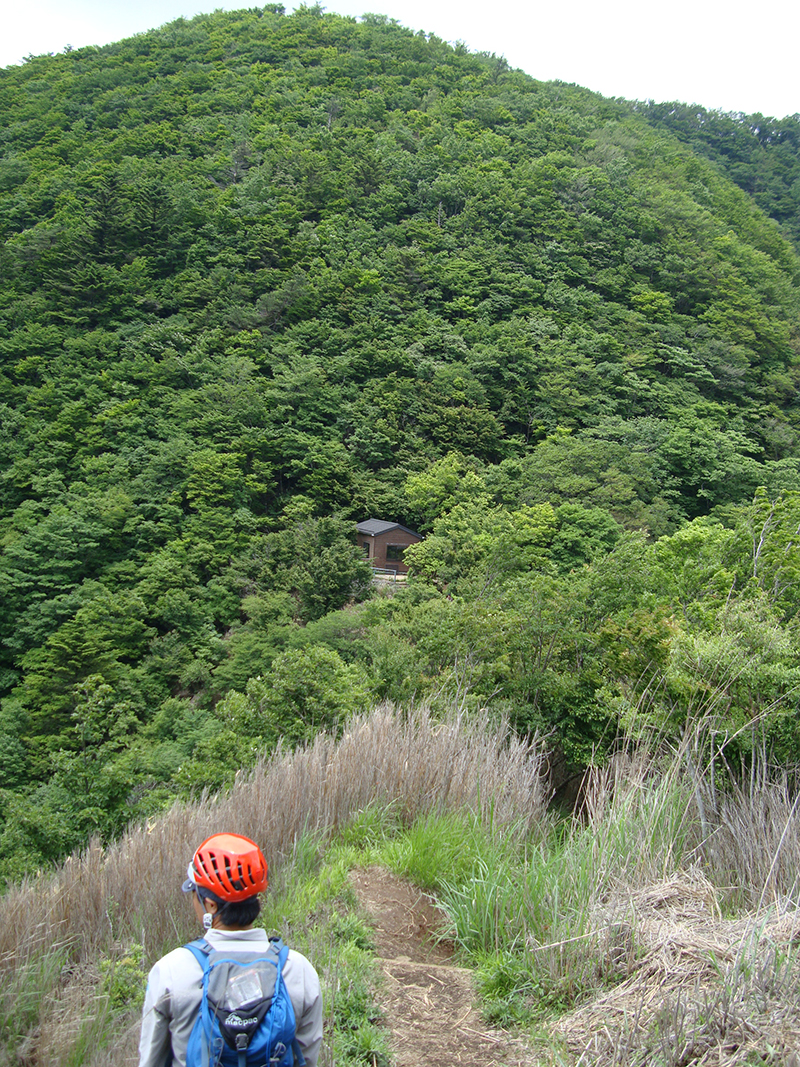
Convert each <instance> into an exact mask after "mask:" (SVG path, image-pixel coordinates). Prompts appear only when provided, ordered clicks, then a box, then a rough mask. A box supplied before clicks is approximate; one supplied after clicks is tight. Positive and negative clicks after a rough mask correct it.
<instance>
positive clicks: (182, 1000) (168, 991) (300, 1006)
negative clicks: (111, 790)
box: [139, 833, 322, 1067]
mask: <svg viewBox="0 0 800 1067" xmlns="http://www.w3.org/2000/svg"><path fill="white" fill-rule="evenodd" d="M266 888H267V863H266V860H265V859H264V856H263V855H262V852H261V849H260V848H259V847H258V845H257V844H256V843H255V842H254V841H251V840H250V838H248V837H242V836H240V835H239V834H229V833H221V834H214V835H213V836H212V837H209V838H208V839H207V840H206V841H204V842H203V843H202V845H200V847H199V848H198V849H197V851H196V852H195V854H194V857H193V858H192V862H191V863H190V864H189V870H188V877H187V879H186V881H185V882H184V883H183V891H184V893H191V894H192V896H191V900H192V905H193V907H194V911H195V914H196V916H197V921H198V923H201V924H202V927H203V930H204V934H203V936H202V937H201V938H199V939H198V940H197V941H192V942H190V944H188V945H184V946H182V947H181V948H177V949H175V950H174V951H172V952H170V953H168V954H167V955H166V956H164V957H162V959H160V960H159V961H158V963H156V964H155V966H154V967H153V969H152V970H151V971H150V975H149V977H148V980H147V993H146V995H145V1001H144V1009H143V1015H142V1035H141V1040H140V1042H139V1067H267V1065H268V1067H294V1065H297V1067H302V1065H303V1064H305V1065H306V1067H316V1064H317V1058H318V1056H319V1050H320V1045H321V1044H322V995H321V993H320V987H319V978H318V976H317V972H316V971H315V970H314V968H313V967H312V965H311V964H310V963H309V961H308V960H307V959H306V958H305V956H303V955H301V954H300V953H299V952H295V951H293V950H292V949H289V948H287V947H286V946H285V945H284V944H283V943H282V942H281V941H280V940H279V939H270V938H269V937H268V936H267V934H266V932H265V931H264V930H261V929H258V928H256V927H255V926H254V925H253V924H254V922H255V920H256V918H257V916H258V914H259V911H260V907H261V906H260V903H259V900H258V894H259V893H262V892H264V890H265V889H266Z"/></svg>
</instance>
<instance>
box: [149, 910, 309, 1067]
mask: <svg viewBox="0 0 800 1067" xmlns="http://www.w3.org/2000/svg"><path fill="white" fill-rule="evenodd" d="M204 937H205V939H206V941H208V943H209V944H210V945H211V946H212V947H213V948H215V949H217V950H221V949H224V951H225V953H226V955H227V954H229V953H230V954H231V955H235V953H236V952H237V951H238V952H253V951H254V950H255V951H258V950H259V949H260V948H261V945H262V944H263V946H264V949H266V948H267V944H268V938H267V935H266V933H265V931H264V930H256V929H254V930H209V931H208V932H207V933H206V934H204ZM283 980H284V982H285V983H286V991H287V993H288V994H289V998H290V1000H291V1002H292V1007H293V1008H294V1014H295V1021H296V1023H297V1040H298V1043H299V1045H300V1048H301V1049H302V1051H303V1056H304V1057H305V1061H306V1063H307V1064H308V1067H316V1064H317V1057H318V1056H319V1049H320V1045H321V1044H322V994H321V993H320V988H319V978H318V977H317V972H316V971H315V970H314V968H313V967H312V966H311V964H310V963H309V962H308V960H307V959H306V958H305V956H303V955H301V954H300V953H299V952H294V951H293V950H291V949H290V950H289V957H288V959H287V960H286V964H285V966H284V968H283ZM202 990H203V969H202V967H201V966H200V964H199V963H198V962H197V960H196V959H195V958H194V956H193V955H192V954H191V952H188V951H187V950H186V949H185V948H176V949H175V950H174V951H173V952H170V953H168V954H167V955H166V956H163V957H162V958H161V959H160V960H159V961H158V963H156V964H155V966H154V967H153V969H152V970H151V971H150V975H149V977H148V979H147V993H146V994H145V998H144V1008H143V1011H142V1036H141V1039H140V1041H139V1067H186V1047H187V1044H188V1042H189V1035H190V1034H191V1032H192V1027H193V1026H194V1021H195V1019H196V1018H197V1013H198V1010H199V1008H200V1001H201V998H202Z"/></svg>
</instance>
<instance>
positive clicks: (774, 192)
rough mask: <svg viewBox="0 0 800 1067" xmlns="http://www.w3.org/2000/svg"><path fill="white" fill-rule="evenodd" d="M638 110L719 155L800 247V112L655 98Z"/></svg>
mask: <svg viewBox="0 0 800 1067" xmlns="http://www.w3.org/2000/svg"><path fill="white" fill-rule="evenodd" d="M636 111H637V113H638V114H641V115H643V116H644V117H645V118H646V119H647V120H648V122H650V123H651V124H652V125H654V126H656V127H657V128H660V129H665V130H669V131H670V132H671V133H674V134H675V135H676V137H678V138H679V139H680V140H681V141H682V142H683V143H684V144H688V145H690V146H691V147H692V148H693V149H695V150H696V151H697V152H699V153H700V154H701V155H704V156H705V157H706V158H707V159H710V160H713V162H714V163H716V164H717V166H718V167H719V168H720V169H721V170H722V172H723V173H724V174H726V175H727V177H729V178H730V179H731V180H732V181H734V182H735V183H736V184H737V185H738V186H739V188H740V189H744V191H745V192H746V193H749V195H750V196H752V198H753V200H755V202H756V203H757V204H758V206H759V207H760V208H761V209H762V210H763V211H765V212H766V214H767V215H769V216H770V218H773V219H775V221H776V222H778V223H779V224H780V226H781V229H782V230H783V231H784V233H785V234H786V235H787V237H789V239H790V240H791V241H792V242H793V243H794V246H795V248H800V114H794V115H787V116H786V118H783V119H775V118H770V117H768V116H765V115H744V114H741V113H732V114H727V113H725V112H719V111H707V110H706V109H705V108H702V107H697V106H692V107H690V106H688V105H687V104H680V103H671V104H658V103H655V102H654V101H652V100H648V101H647V102H646V103H639V104H637V105H636Z"/></svg>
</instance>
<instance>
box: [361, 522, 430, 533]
mask: <svg viewBox="0 0 800 1067" xmlns="http://www.w3.org/2000/svg"><path fill="white" fill-rule="evenodd" d="M356 529H357V530H358V532H359V533H363V534H367V535H368V536H369V537H377V535H378V534H382V533H388V532H389V531H390V530H405V532H406V533H410V534H413V535H414V537H421V536H422V535H421V534H418V533H417V531H416V530H410V529H409V528H408V527H407V526H402V525H401V524H400V523H399V522H384V520H383V519H364V521H363V522H357V523H356Z"/></svg>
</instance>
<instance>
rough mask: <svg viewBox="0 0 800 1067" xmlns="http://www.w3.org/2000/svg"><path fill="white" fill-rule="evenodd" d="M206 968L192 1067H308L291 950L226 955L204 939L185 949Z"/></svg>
mask: <svg viewBox="0 0 800 1067" xmlns="http://www.w3.org/2000/svg"><path fill="white" fill-rule="evenodd" d="M184 948H187V949H188V950H189V951H190V952H191V954H192V955H193V956H194V958H195V959H196V960H197V962H198V963H199V964H200V966H201V967H202V968H203V999H202V1001H201V1002H200V1012H199V1014H198V1017H197V1019H196V1020H195V1024H194V1027H193V1029H192V1032H191V1034H190V1036H189V1045H188V1047H187V1050H186V1067H293V1065H294V1064H298V1065H300V1067H302V1065H304V1064H305V1060H304V1059H303V1053H302V1052H301V1051H300V1046H299V1045H298V1044H297V1039H296V1037H295V1018H294V1008H293V1007H292V1002H291V1000H290V999H289V994H288V993H287V992H286V985H285V983H284V981H283V973H282V972H283V965H284V963H285V962H286V957H287V956H288V954H289V949H288V948H287V947H286V946H285V945H284V944H283V942H282V941H281V940H280V939H279V938H275V939H272V940H270V943H269V948H268V949H267V950H266V951H264V950H263V949H262V950H261V951H256V952H246V953H245V952H241V953H240V952H237V953H236V954H233V953H231V954H230V955H227V956H226V955H225V953H224V952H219V951H218V950H217V949H214V948H212V947H211V945H209V943H208V942H207V941H206V940H205V939H204V938H200V939H199V940H197V941H192V942H190V943H189V944H188V945H185V946H184Z"/></svg>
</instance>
